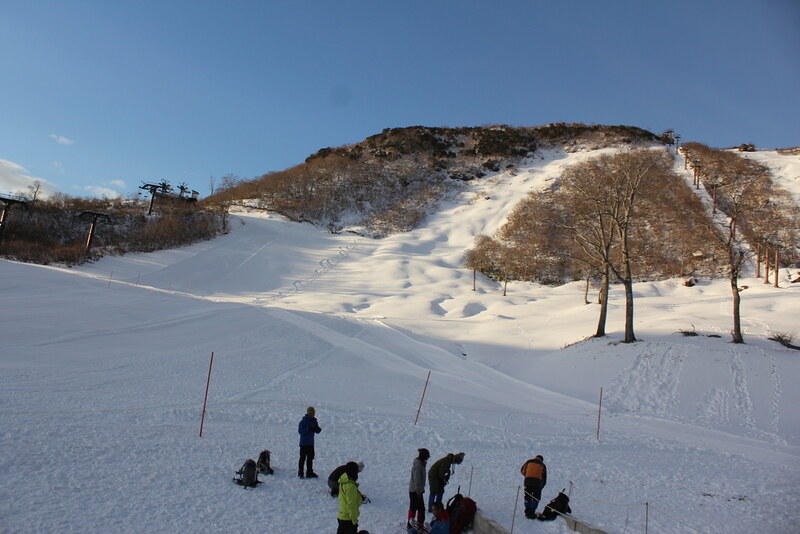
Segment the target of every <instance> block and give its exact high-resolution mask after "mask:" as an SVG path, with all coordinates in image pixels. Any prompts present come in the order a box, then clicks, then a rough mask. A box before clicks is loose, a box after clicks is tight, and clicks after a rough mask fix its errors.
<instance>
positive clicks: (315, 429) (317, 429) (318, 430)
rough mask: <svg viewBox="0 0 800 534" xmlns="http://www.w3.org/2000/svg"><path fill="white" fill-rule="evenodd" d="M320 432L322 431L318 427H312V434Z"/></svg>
mask: <svg viewBox="0 0 800 534" xmlns="http://www.w3.org/2000/svg"><path fill="white" fill-rule="evenodd" d="M320 432H322V429H321V428H320V427H318V426H315V427H314V433H315V434H319V433H320Z"/></svg>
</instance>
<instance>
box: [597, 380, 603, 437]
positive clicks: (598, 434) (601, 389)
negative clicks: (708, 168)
mask: <svg viewBox="0 0 800 534" xmlns="http://www.w3.org/2000/svg"><path fill="white" fill-rule="evenodd" d="M602 411H603V388H602V387H601V388H600V404H598V405H597V441H600V413H601V412H602Z"/></svg>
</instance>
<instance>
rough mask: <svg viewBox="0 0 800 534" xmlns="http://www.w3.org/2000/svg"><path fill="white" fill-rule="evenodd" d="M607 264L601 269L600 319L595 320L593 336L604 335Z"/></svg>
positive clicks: (606, 307)
mask: <svg viewBox="0 0 800 534" xmlns="http://www.w3.org/2000/svg"><path fill="white" fill-rule="evenodd" d="M608 278H609V277H608V266H606V267H605V268H604V269H603V277H602V282H601V287H600V296H599V299H600V319H599V320H598V321H597V331H596V332H595V333H594V336H593V337H605V335H606V316H607V315H608Z"/></svg>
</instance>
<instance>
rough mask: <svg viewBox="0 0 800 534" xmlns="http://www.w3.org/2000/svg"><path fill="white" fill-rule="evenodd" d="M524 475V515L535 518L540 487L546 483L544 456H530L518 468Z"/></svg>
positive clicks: (539, 498) (540, 496)
mask: <svg viewBox="0 0 800 534" xmlns="http://www.w3.org/2000/svg"><path fill="white" fill-rule="evenodd" d="M519 471H520V473H522V476H524V477H525V517H527V518H528V519H536V507H537V506H539V501H540V500H541V499H542V488H544V486H545V484H547V466H546V465H544V458H542V455H541V454H540V455H538V456H536V457H535V458H531V459H530V460H528V461H527V462H525V463H524V464H522V468H521V469H520V470H519Z"/></svg>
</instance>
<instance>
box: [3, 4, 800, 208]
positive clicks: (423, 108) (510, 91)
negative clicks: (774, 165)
mask: <svg viewBox="0 0 800 534" xmlns="http://www.w3.org/2000/svg"><path fill="white" fill-rule="evenodd" d="M0 75H1V77H0V173H3V172H5V173H6V174H7V175H8V174H9V173H12V174H13V173H14V172H16V173H17V174H18V175H20V176H23V177H34V178H40V179H42V180H45V181H47V182H49V183H52V184H53V187H54V188H56V189H58V190H60V191H62V192H65V193H68V194H71V195H81V196H88V195H99V194H104V193H105V194H109V195H111V194H114V192H117V193H123V194H125V193H128V192H131V191H135V190H136V188H137V187H138V186H139V185H140V184H141V182H142V181H152V180H159V179H162V178H165V179H167V180H169V181H170V182H171V183H173V184H177V183H180V182H186V183H187V184H188V185H189V186H190V187H191V188H193V189H196V190H198V191H200V192H201V194H202V195H206V194H208V182H209V177H210V176H212V175H213V176H216V177H220V176H222V175H225V174H228V173H233V174H235V175H238V176H240V177H242V178H252V177H255V176H258V175H261V174H264V173H266V172H269V171H274V170H281V169H284V168H287V167H291V166H293V165H295V164H298V163H301V162H302V161H303V160H304V159H305V157H306V156H308V155H309V154H311V153H313V152H315V151H316V150H318V149H319V148H322V147H326V146H339V145H343V144H348V143H353V142H358V141H360V140H362V139H364V138H365V137H367V136H369V135H372V134H374V133H377V132H379V131H381V130H382V129H383V128H387V127H398V126H409V125H417V124H421V125H429V126H476V125H483V124H497V123H505V124H511V125H516V126H535V125H540V124H546V123H550V122H560V121H564V122H584V123H597V124H631V125H635V126H640V127H643V128H646V129H649V130H652V131H654V132H657V133H660V132H661V131H663V130H665V129H667V128H672V129H674V130H675V131H676V132H678V133H680V134H682V135H683V137H684V139H685V140H694V141H700V142H704V143H707V144H710V145H712V146H719V147H722V146H730V145H734V144H740V143H744V142H748V143H755V144H756V145H758V146H759V147H762V148H774V147H784V146H796V145H800V120H799V119H800V96H798V95H800V2H798V1H797V0H761V1H751V2H742V1H736V0H731V1H702V0H695V1H682V0H679V1H663V2H653V1H648V0H638V1H612V0H607V1H599V0H597V1H570V0H563V1H560V2H551V1H532V0H531V1H503V0H495V1H470V0H462V1H451V2H444V1H436V0H427V1H397V0H395V1H380V0H372V1H333V0H328V1H313V2H312V1H300V0H297V1H280V2H278V1H275V2H272V1H260V2H256V1H236V0H230V1H222V0H219V1H206V0H191V1H170V0H162V1H154V0H140V1H132V0H131V1H122V0H102V1H86V0H62V1H46V0H31V1H23V0H19V1H15V0H0ZM9 169H11V170H9ZM20 169H21V170H20ZM2 189H3V185H2V181H0V192H2Z"/></svg>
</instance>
